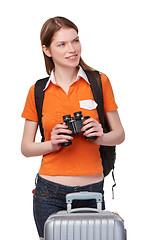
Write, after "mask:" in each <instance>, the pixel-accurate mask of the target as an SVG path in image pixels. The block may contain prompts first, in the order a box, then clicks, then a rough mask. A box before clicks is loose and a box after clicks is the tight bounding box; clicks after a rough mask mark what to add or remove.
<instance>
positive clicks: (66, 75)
mask: <svg viewBox="0 0 160 240" xmlns="http://www.w3.org/2000/svg"><path fill="white" fill-rule="evenodd" d="M77 72H78V68H58V67H56V68H55V80H56V82H57V83H58V84H59V85H68V86H69V85H71V84H72V83H73V82H74V80H75V79H76V76H77Z"/></svg>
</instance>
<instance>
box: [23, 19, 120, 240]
mask: <svg viewBox="0 0 160 240" xmlns="http://www.w3.org/2000/svg"><path fill="white" fill-rule="evenodd" d="M40 37H41V45H42V51H43V54H44V60H45V66H46V71H47V74H48V75H50V77H49V80H48V82H47V84H46V86H45V88H44V91H45V95H44V102H43V110H42V122H43V129H44V135H45V142H35V136H36V132H37V128H38V117H37V111H36V106H35V98H34V87H35V85H33V86H32V87H31V88H30V90H29V93H28V96H27V99H26V104H25V107H24V110H23V113H22V117H23V118H25V119H26V120H25V125H24V133H23V138H22V144H21V151H22V153H23V155H24V156H26V157H33V156H40V155H42V156H43V161H42V164H41V167H40V170H39V173H38V177H37V183H36V189H35V192H34V200H33V209H34V218H35V222H36V226H37V230H38V234H39V237H40V238H41V239H43V237H44V230H43V228H44V223H45V221H46V219H47V218H48V217H49V215H50V214H52V213H56V212H58V211H60V210H65V209H66V203H65V195H66V194H67V193H70V192H77V191H94V192H101V193H102V194H104V191H103V182H104V175H103V166H102V161H101V158H100V154H99V146H100V145H108V146H113V145H117V144H120V143H122V142H123V141H124V130H123V127H122V124H121V121H120V118H119V115H118V111H117V105H116V103H115V99H114V95H113V91H112V87H111V84H110V82H109V79H108V78H107V77H106V76H105V75H104V74H103V73H101V81H102V87H103V95H104V111H105V117H106V119H107V122H108V124H109V126H110V132H109V133H103V129H102V126H101V124H100V123H99V117H98V113H97V110H96V107H97V103H96V102H95V101H94V98H93V94H92V91H91V88H90V84H89V82H88V79H87V76H86V74H85V72H84V70H90V71H93V70H94V69H92V68H90V67H89V66H88V65H86V64H85V62H84V61H83V60H82V58H81V43H80V40H79V36H78V28H77V26H76V25H75V24H74V23H73V22H71V21H70V20H68V19H66V18H63V17H54V18H50V19H48V20H47V21H46V22H45V23H44V25H43V27H42V29H41V34H40ZM93 55H94V53H93ZM77 111H82V114H83V116H90V118H89V119H87V120H86V121H85V122H84V127H83V129H82V130H83V131H84V134H79V135H75V136H70V135H66V134H70V133H71V131H70V130H68V127H67V126H66V125H62V124H61V123H62V122H63V119H62V117H63V116H64V115H67V114H71V116H73V113H74V112H77ZM60 133H61V134H60ZM83 135H84V136H86V137H91V136H97V138H96V139H95V140H92V141H87V140H86V139H85V137H84V136H83ZM68 140H72V145H70V146H68V147H62V146H61V143H64V142H67V141H68ZM82 206H87V207H96V203H95V201H94V200H88V201H75V202H73V208H74V207H82ZM103 209H105V204H104V198H103Z"/></svg>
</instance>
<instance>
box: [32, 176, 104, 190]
mask: <svg viewBox="0 0 160 240" xmlns="http://www.w3.org/2000/svg"><path fill="white" fill-rule="evenodd" d="M36 182H37V183H42V184H45V185H46V186H48V187H50V188H51V189H56V191H59V192H63V193H64V192H66V193H67V192H76V191H77V192H79V191H92V192H93V191H95V192H96V191H99V190H101V189H103V184H104V179H103V180H102V181H100V182H97V183H93V184H88V185H85V186H74V187H72V186H67V185H63V184H59V183H56V182H51V181H49V180H46V179H44V178H42V177H41V176H40V175H39V174H37V180H36Z"/></svg>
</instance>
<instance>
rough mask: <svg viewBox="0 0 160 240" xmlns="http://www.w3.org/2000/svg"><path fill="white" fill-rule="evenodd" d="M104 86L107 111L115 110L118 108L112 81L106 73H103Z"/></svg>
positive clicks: (105, 108)
mask: <svg viewBox="0 0 160 240" xmlns="http://www.w3.org/2000/svg"><path fill="white" fill-rule="evenodd" d="M101 81H102V88H103V100H104V110H105V112H110V111H114V110H116V109H117V108H118V106H117V104H116V102H115V98H114V93H113V89H112V86H111V83H110V81H109V79H108V77H107V76H106V75H105V74H103V73H102V74H101Z"/></svg>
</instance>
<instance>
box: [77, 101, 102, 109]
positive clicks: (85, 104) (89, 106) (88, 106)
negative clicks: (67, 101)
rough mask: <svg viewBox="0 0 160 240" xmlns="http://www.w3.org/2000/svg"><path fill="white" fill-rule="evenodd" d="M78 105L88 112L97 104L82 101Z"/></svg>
mask: <svg viewBox="0 0 160 240" xmlns="http://www.w3.org/2000/svg"><path fill="white" fill-rule="evenodd" d="M79 103H80V108H84V109H88V110H93V109H95V108H96V107H97V106H98V104H97V103H96V102H95V101H93V100H92V99H88V100H82V101H79Z"/></svg>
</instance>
